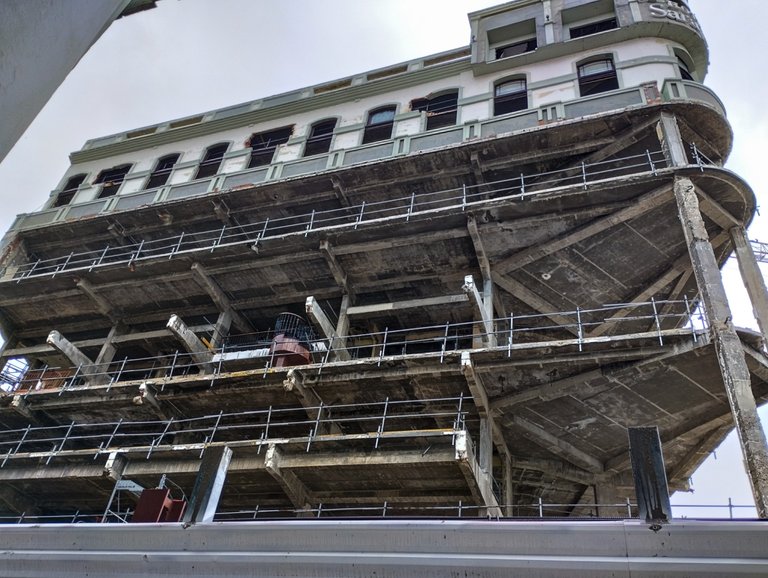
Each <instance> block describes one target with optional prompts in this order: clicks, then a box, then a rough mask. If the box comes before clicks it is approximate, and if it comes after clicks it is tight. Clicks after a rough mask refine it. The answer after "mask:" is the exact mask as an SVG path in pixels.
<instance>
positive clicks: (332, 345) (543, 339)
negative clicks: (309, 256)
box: [4, 298, 708, 395]
mask: <svg viewBox="0 0 768 578" xmlns="http://www.w3.org/2000/svg"><path fill="white" fill-rule="evenodd" d="M552 317H557V318H558V320H559V321H560V322H559V323H556V322H554V321H552ZM605 323H609V324H611V325H613V326H614V327H612V331H611V335H610V337H605V336H602V335H601V336H594V337H593V336H591V335H590V332H591V331H592V330H593V329H594V328H596V327H598V326H600V325H603V324H605ZM638 325H639V326H641V327H642V328H643V329H642V330H641V331H639V332H638V331H637V330H636V327H637V326H638ZM491 326H492V328H493V330H492V331H490V332H488V331H487V330H486V325H485V324H484V323H483V322H481V321H471V322H461V323H445V324H442V325H430V326H420V327H412V328H406V329H393V330H390V329H389V328H385V329H384V331H378V332H373V333H363V334H352V335H346V336H336V337H335V338H334V339H332V340H329V339H314V340H312V341H309V342H308V343H307V345H308V346H309V349H310V351H312V352H313V353H312V356H313V359H312V361H311V364H310V365H311V366H315V367H317V371H318V372H321V371H322V369H323V367H324V366H325V365H326V364H327V363H329V362H331V361H334V359H335V357H336V356H337V354H339V353H342V352H345V353H346V354H347V355H349V356H350V357H351V358H352V359H356V360H363V359H366V360H370V361H373V362H376V363H377V364H381V363H382V361H384V360H385V359H388V358H393V357H402V356H406V357H407V356H413V355H421V356H424V355H427V356H432V357H435V358H439V360H440V363H443V361H444V360H445V357H446V356H447V355H450V354H456V353H457V352H461V351H472V350H473V349H476V348H475V347H474V343H473V341H474V340H477V339H479V340H481V341H482V342H483V348H485V349H491V350H496V351H499V352H506V354H507V356H511V355H512V353H513V352H515V351H519V350H525V349H532V348H537V347H544V346H546V347H576V348H577V349H578V351H583V350H584V348H585V347H591V346H593V345H597V344H600V343H604V342H605V341H607V340H615V339H627V340H648V339H653V340H657V341H658V343H659V345H660V346H663V345H664V340H665V338H668V337H670V336H673V335H675V336H681V335H686V334H688V335H690V337H691V339H693V340H694V341H696V340H698V339H700V338H701V337H700V336H701V333H702V332H704V331H706V329H707V327H708V321H707V319H706V314H705V312H704V310H703V308H702V307H701V306H700V304H698V303H696V302H691V301H689V300H688V299H687V298H684V299H682V300H656V299H653V298H652V299H651V300H649V301H644V302H639V303H615V304H609V305H605V306H603V307H600V308H593V309H581V308H576V309H575V310H570V311H560V312H552V313H546V314H544V313H538V314H531V315H514V314H510V315H509V316H508V317H503V318H497V319H495V320H493V322H492V324H491ZM663 326H665V327H673V328H676V329H662V327H663ZM274 335H275V334H274V331H268V332H260V333H252V334H244V335H237V336H234V337H232V338H229V340H228V341H227V342H226V343H225V344H224V346H223V347H222V348H220V349H215V350H212V353H213V354H214V355H213V357H212V360H213V364H214V371H213V373H211V374H209V377H210V379H211V384H210V385H211V386H213V385H214V383H215V381H216V379H218V378H219V376H220V375H221V374H223V373H226V371H227V366H228V364H230V363H244V362H245V363H248V364H250V365H252V369H258V370H263V372H264V376H265V377H266V375H267V373H268V371H269V370H270V369H271V368H274V367H275V366H276V365H279V364H277V363H276V362H277V360H278V359H279V358H280V357H281V354H280V353H276V352H275V349H274V348H270V344H271V340H272V339H273V338H274ZM331 356H334V357H333V358H332V357H331ZM10 362H12V363H16V362H17V360H13V359H12V360H10ZM261 364H263V365H261ZM298 367H301V366H298ZM198 371H199V366H198V364H197V362H196V361H195V360H194V359H193V358H192V356H191V355H189V354H188V353H185V352H179V351H176V352H175V353H174V354H173V355H168V356H163V357H146V358H133V359H129V358H127V357H126V358H124V359H122V360H119V361H114V362H111V363H109V364H92V365H88V366H83V365H80V366H77V367H49V366H46V367H43V368H39V369H34V370H29V371H27V372H26V373H21V372H18V371H17V372H16V373H15V374H13V375H10V374H8V375H6V376H5V382H4V383H5V388H6V390H8V392H9V393H14V394H22V395H29V394H34V393H35V392H37V391H40V390H52V389H53V390H58V391H59V395H61V394H62V393H63V392H65V391H67V390H69V389H72V388H78V387H82V386H84V385H87V384H88V383H89V382H92V381H94V380H95V379H101V381H103V380H104V379H106V381H107V383H106V389H107V391H109V388H110V387H111V386H112V385H113V384H116V383H119V382H126V381H137V380H152V381H154V383H157V384H159V389H160V391H162V390H163V388H164V386H165V383H166V382H167V381H168V380H169V379H171V378H173V377H178V376H184V375H189V374H192V373H195V374H196V373H197V372H198Z"/></svg>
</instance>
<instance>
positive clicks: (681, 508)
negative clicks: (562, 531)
mask: <svg viewBox="0 0 768 578" xmlns="http://www.w3.org/2000/svg"><path fill="white" fill-rule="evenodd" d="M417 499H418V498H416V497H414V500H413V501H414V502H415V501H417ZM499 508H500V509H501V511H502V512H507V511H510V510H511V511H512V515H506V514H504V515H502V516H490V517H489V516H488V513H487V510H488V507H487V506H476V505H473V504H465V503H463V502H462V501H459V502H455V503H444V504H424V505H408V504H398V503H390V502H387V501H385V502H382V503H381V504H371V505H360V506H340V505H336V504H324V503H320V504H318V505H317V506H313V507H307V508H276V507H274V506H266V507H260V506H254V507H253V508H248V509H240V510H222V511H218V512H216V515H215V517H214V522H228V523H237V522H249V521H253V520H284V519H286V518H295V517H297V516H302V520H305V521H306V520H307V519H308V518H307V517H306V516H307V514H309V515H310V516H311V517H312V518H316V519H320V518H323V519H327V518H329V517H337V518H360V519H375V518H390V519H392V518H395V519H396V518H404V519H410V518H424V517H427V518H448V519H452V518H468V517H469V518H486V519H492V520H521V519H523V520H530V519H535V520H541V521H544V522H546V521H547V520H550V521H562V520H564V519H565V520H574V521H584V520H594V521H599V520H606V519H633V518H635V517H636V514H637V504H636V503H635V502H631V501H629V500H628V501H626V502H619V503H615V504H588V505H580V504H550V503H545V502H543V501H541V500H539V501H538V502H533V503H531V504H510V505H508V504H499ZM577 508H578V509H584V510H587V511H588V513H585V514H583V515H572V514H571V512H573V511H574V510H575V509H577ZM672 508H673V510H674V511H675V513H676V514H679V515H676V516H675V518H689V516H687V515H685V514H683V512H689V511H691V510H696V516H695V517H693V518H692V519H720V520H744V519H757V516H756V513H755V506H754V504H737V503H734V502H733V500H732V499H731V498H728V502H727V503H725V504H672ZM516 511H517V512H518V513H515V512H516ZM601 512H609V513H606V514H605V515H602V514H601ZM741 512H743V513H744V515H739V513H741ZM132 514H133V511H132V509H130V508H126V509H124V510H121V511H118V512H116V513H115V515H112V516H110V517H109V519H105V517H104V512H82V511H80V510H75V511H74V512H71V513H61V514H45V515H33V514H27V513H22V514H20V515H14V516H0V524H24V523H27V524H33V523H35V524H80V523H103V522H117V523H126V522H129V521H130V518H131V515H132Z"/></svg>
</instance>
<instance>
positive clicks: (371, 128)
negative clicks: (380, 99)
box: [363, 106, 396, 144]
mask: <svg viewBox="0 0 768 578" xmlns="http://www.w3.org/2000/svg"><path fill="white" fill-rule="evenodd" d="M395 108H396V107H394V106H382V107H380V108H375V109H373V110H372V111H370V112H369V113H368V122H366V123H365V130H364V131H363V144H367V143H369V142H378V141H380V140H389V139H391V138H392V128H393V127H394V126H395Z"/></svg>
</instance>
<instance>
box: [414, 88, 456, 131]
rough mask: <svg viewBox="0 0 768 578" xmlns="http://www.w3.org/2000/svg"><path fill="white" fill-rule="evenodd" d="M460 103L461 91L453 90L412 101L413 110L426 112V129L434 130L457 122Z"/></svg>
mask: <svg viewBox="0 0 768 578" xmlns="http://www.w3.org/2000/svg"><path fill="white" fill-rule="evenodd" d="M458 104H459V91H458V90H452V91H450V92H445V93H443V94H439V95H437V96H432V97H428V98H417V99H415V100H413V101H412V102H411V110H419V111H423V112H426V113H427V126H426V130H432V129H434V128H440V127H443V126H452V125H454V124H456V119H457V115H458Z"/></svg>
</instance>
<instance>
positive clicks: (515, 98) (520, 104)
mask: <svg viewBox="0 0 768 578" xmlns="http://www.w3.org/2000/svg"><path fill="white" fill-rule="evenodd" d="M526 108H528V90H527V86H526V83H525V79H523V78H520V79H517V80H509V81H507V82H503V83H501V84H497V85H496V88H495V89H494V97H493V114H494V115H495V116H498V115H500V114H507V113H510V112H516V111H518V110H525V109H526Z"/></svg>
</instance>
